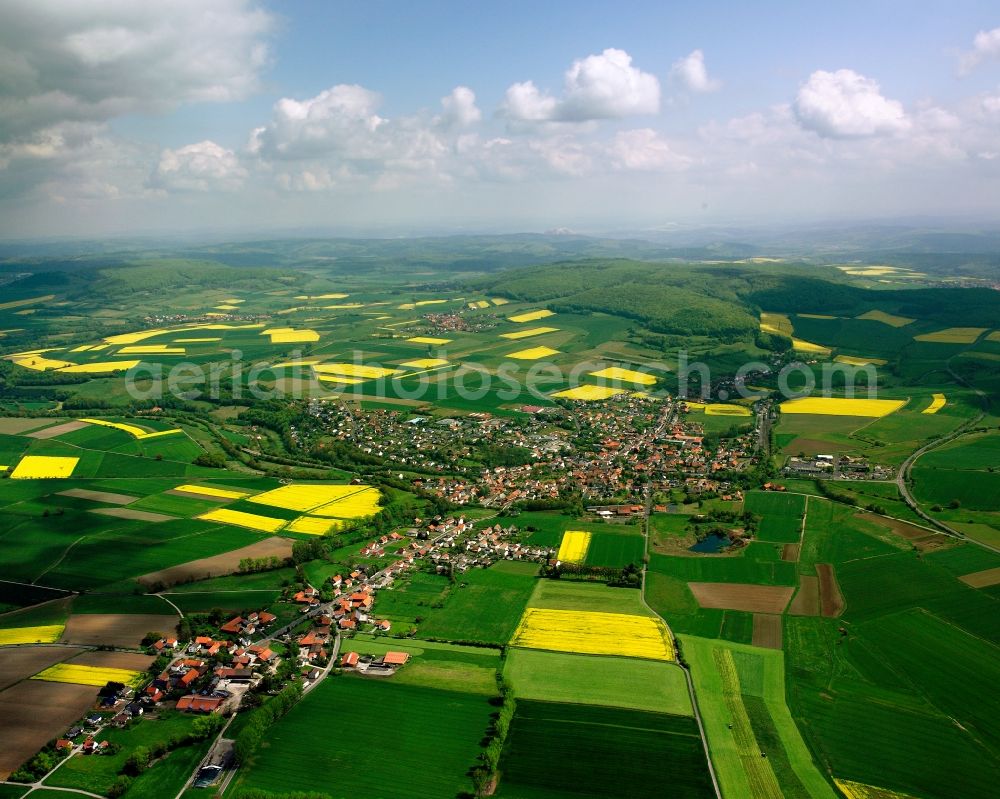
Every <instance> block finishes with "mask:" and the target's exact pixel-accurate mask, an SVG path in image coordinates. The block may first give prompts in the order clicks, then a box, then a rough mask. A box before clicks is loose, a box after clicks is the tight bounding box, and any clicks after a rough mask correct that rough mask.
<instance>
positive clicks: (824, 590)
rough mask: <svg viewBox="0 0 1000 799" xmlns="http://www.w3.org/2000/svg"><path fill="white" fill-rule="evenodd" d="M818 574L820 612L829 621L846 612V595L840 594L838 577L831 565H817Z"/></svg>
mask: <svg viewBox="0 0 1000 799" xmlns="http://www.w3.org/2000/svg"><path fill="white" fill-rule="evenodd" d="M816 574H818V575H819V604H820V612H821V613H822V614H823V615H824V616H826V617H827V618H828V619H832V618H835V617H836V616H839V615H840V614H841V613H843V612H844V595H843V594H841V593H840V586H839V585H838V584H837V575H836V574H835V573H834V571H833V566H831V565H830V564H829V563H817V564H816Z"/></svg>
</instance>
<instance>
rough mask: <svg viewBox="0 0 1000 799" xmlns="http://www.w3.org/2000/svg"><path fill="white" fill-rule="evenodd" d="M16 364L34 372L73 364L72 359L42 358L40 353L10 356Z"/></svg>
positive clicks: (62, 367)
mask: <svg viewBox="0 0 1000 799" xmlns="http://www.w3.org/2000/svg"><path fill="white" fill-rule="evenodd" d="M11 360H13V361H14V363H16V364H17V365H18V366H23V367H24V368H25V369H33V370H34V371H36V372H44V371H45V370H46V369H64V368H66V367H67V366H73V362H72V361H57V360H56V359H55V358H43V357H41V356H40V355H25V356H22V357H20V358H12V359H11Z"/></svg>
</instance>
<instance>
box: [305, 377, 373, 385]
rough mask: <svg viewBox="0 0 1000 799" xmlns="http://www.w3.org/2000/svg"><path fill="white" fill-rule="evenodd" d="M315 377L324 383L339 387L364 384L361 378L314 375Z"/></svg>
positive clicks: (363, 379)
mask: <svg viewBox="0 0 1000 799" xmlns="http://www.w3.org/2000/svg"><path fill="white" fill-rule="evenodd" d="M316 377H317V379H319V380H321V381H323V382H324V383H337V384H338V385H341V386H356V385H357V384H358V383H364V382H365V378H363V377H342V376H341V375H316Z"/></svg>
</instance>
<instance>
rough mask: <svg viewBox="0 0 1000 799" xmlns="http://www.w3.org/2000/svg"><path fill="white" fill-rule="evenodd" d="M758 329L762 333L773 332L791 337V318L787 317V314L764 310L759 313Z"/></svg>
mask: <svg viewBox="0 0 1000 799" xmlns="http://www.w3.org/2000/svg"><path fill="white" fill-rule="evenodd" d="M760 329H761V332H764V333H774V334H776V335H780V336H788V337H789V338H791V336H792V320H791V319H789V318H788V314H783V313H766V312H765V313H762V314H761V315H760Z"/></svg>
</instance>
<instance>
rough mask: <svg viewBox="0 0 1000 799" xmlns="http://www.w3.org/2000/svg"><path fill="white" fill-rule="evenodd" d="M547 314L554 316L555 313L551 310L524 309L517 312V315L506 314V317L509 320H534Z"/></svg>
mask: <svg viewBox="0 0 1000 799" xmlns="http://www.w3.org/2000/svg"><path fill="white" fill-rule="evenodd" d="M549 316H555V314H554V313H552V311H548V310H544V309H543V310H541V311H526V312H525V313H519V314H518V315H517V316H508V317H507V318H508V319H509V320H510V321H511V322H534V321H536V320H538V319H545V318H546V317H549Z"/></svg>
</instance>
